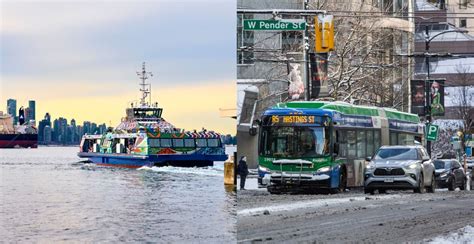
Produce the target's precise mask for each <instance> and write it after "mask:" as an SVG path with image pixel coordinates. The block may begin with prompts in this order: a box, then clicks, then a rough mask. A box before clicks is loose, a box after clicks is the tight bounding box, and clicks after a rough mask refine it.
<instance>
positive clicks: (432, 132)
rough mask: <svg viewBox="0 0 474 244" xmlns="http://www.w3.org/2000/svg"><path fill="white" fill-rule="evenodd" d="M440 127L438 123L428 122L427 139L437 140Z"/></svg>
mask: <svg viewBox="0 0 474 244" xmlns="http://www.w3.org/2000/svg"><path fill="white" fill-rule="evenodd" d="M438 131H439V127H438V126H437V125H433V124H428V125H427V126H426V140H428V141H436V140H438Z"/></svg>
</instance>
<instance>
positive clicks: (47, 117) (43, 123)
mask: <svg viewBox="0 0 474 244" xmlns="http://www.w3.org/2000/svg"><path fill="white" fill-rule="evenodd" d="M46 126H49V128H50V131H51V116H50V115H49V113H46V114H45V115H44V119H43V120H41V121H40V122H39V123H38V141H39V142H40V143H45V144H46V137H45V135H44V128H45V127H46ZM50 137H51V135H50ZM49 141H50V142H51V138H50V140H49Z"/></svg>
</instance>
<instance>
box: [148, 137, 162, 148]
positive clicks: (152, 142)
mask: <svg viewBox="0 0 474 244" xmlns="http://www.w3.org/2000/svg"><path fill="white" fill-rule="evenodd" d="M148 145H149V146H150V147H160V139H148Z"/></svg>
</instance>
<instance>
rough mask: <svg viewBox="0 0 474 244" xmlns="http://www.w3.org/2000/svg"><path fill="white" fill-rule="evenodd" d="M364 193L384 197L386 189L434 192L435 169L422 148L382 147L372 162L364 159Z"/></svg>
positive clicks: (417, 146)
mask: <svg viewBox="0 0 474 244" xmlns="http://www.w3.org/2000/svg"><path fill="white" fill-rule="evenodd" d="M366 160H367V161H369V163H368V164H367V166H366V168H365V172H364V192H365V193H370V194H374V191H375V190H378V192H379V193H384V192H385V191H386V190H387V189H413V191H414V192H418V193H423V192H425V191H428V192H434V191H435V187H436V182H435V167H434V165H433V163H432V161H431V159H430V157H429V156H428V153H427V152H426V150H425V148H424V147H422V146H421V145H416V146H382V147H381V148H380V149H379V150H378V151H377V153H376V154H375V156H374V157H373V158H367V159H366Z"/></svg>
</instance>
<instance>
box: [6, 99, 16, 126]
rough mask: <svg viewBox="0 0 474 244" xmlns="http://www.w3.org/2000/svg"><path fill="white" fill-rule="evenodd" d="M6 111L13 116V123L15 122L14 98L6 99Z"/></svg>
mask: <svg viewBox="0 0 474 244" xmlns="http://www.w3.org/2000/svg"><path fill="white" fill-rule="evenodd" d="M7 113H8V114H9V115H11V116H12V117H13V123H14V124H16V122H17V121H18V118H17V116H16V100H15V99H11V98H10V99H8V100H7Z"/></svg>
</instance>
